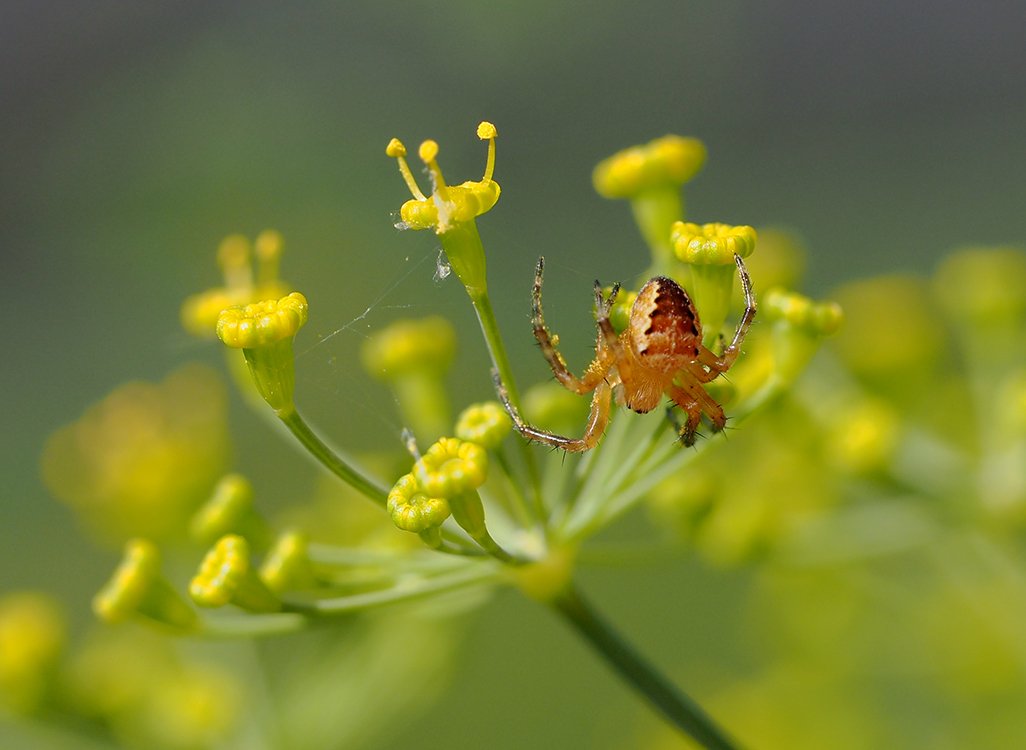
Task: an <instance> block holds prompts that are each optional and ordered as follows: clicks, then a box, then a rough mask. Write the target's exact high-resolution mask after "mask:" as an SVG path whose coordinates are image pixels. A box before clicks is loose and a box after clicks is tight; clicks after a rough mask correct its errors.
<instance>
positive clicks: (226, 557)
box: [189, 534, 281, 612]
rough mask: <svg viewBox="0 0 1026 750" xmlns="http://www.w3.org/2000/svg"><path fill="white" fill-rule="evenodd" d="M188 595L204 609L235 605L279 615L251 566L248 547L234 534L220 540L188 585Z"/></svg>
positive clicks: (278, 605) (275, 599) (277, 606)
mask: <svg viewBox="0 0 1026 750" xmlns="http://www.w3.org/2000/svg"><path fill="white" fill-rule="evenodd" d="M189 595H190V596H191V597H192V600H193V601H194V602H196V603H197V604H199V605H200V606H201V607H223V606H224V605H226V604H234V605H236V606H237V607H241V608H242V609H246V610H249V611H251V612H277V611H278V610H280V609H281V602H280V601H279V600H278V597H276V596H275V595H274V594H273V593H272V592H271V591H270V589H268V588H267V586H266V585H265V584H264V582H263V581H261V580H260V578H259V577H258V576H257V574H256V572H255V571H254V570H253V568H252V565H251V564H250V558H249V544H248V543H247V542H246V540H245V539H244V538H243V537H241V536H237V535H235V534H228V535H227V536H224V537H221V539H219V540H218V542H217V544H215V545H214V547H213V548H212V549H211V550H210V552H208V553H207V556H206V557H205V558H204V559H203V563H202V564H201V565H200V569H199V572H197V573H196V575H195V576H194V577H193V579H192V581H191V582H190V583H189Z"/></svg>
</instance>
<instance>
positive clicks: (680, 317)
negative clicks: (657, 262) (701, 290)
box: [629, 276, 702, 371]
mask: <svg viewBox="0 0 1026 750" xmlns="http://www.w3.org/2000/svg"><path fill="white" fill-rule="evenodd" d="M629 330H630V342H631V348H632V349H633V350H634V353H635V354H637V355H638V357H640V358H641V359H642V361H643V362H644V364H645V366H646V367H651V368H654V369H658V370H664V371H670V370H679V369H681V367H682V366H683V365H682V360H683V361H691V360H694V359H695V358H697V357H698V346H699V342H700V341H701V339H702V326H701V323H699V321H698V312H697V311H696V310H695V305H694V303H693V302H692V301H691V298H690V297H689V296H688V294H687V292H685V291H684V289H682V288H681V286H680V284H678V283H677V282H676V281H674V280H673V279H669V278H666V277H665V276H656V277H655V278H654V279H651V280H650V281H649V282H648V283H646V284H645V286H643V287H642V288H641V291H640V292H638V298H637V300H635V302H634V306H633V307H631V321H630V329H629Z"/></svg>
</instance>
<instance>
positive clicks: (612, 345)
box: [493, 254, 755, 452]
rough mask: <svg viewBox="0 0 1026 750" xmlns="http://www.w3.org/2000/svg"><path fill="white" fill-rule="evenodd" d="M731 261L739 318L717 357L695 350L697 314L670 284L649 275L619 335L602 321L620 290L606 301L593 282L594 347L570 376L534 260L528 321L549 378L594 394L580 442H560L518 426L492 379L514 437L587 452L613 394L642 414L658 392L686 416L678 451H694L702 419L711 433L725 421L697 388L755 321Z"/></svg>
mask: <svg viewBox="0 0 1026 750" xmlns="http://www.w3.org/2000/svg"><path fill="white" fill-rule="evenodd" d="M734 262H735V263H736V264H737V270H738V275H739V276H740V278H741V287H742V289H743V290H744V295H745V312H744V315H742V317H741V320H740V322H739V323H738V326H737V330H736V331H734V340H733V341H732V342H731V343H730V346H728V347H726V348H725V349H724V350H723V354H722V355H719V356H717V355H716V354H715V353H714V352H713V351H711V350H710V349H708V348H706V347H705V346H703V345H702V324H701V323H700V322H699V320H698V311H697V310H695V305H694V303H693V302H692V301H691V298H690V297H689V296H688V294H687V292H685V291H684V289H682V288H681V286H680V284H678V283H677V282H676V281H674V280H673V279H669V278H667V277H665V276H656V277H655V278H654V279H651V280H649V281H648V282H647V283H646V284H645V286H643V287H642V288H641V291H640V292H639V293H638V298H637V300H635V302H634V304H633V306H632V307H631V313H630V323H629V324H628V326H627V329H626V330H625V331H624V332H623V333H621V334H620V335H619V336H617V335H616V332H615V331H614V330H613V326H612V325H611V324H610V322H609V310H610V308H611V307H612V304H613V300H614V299H616V295H617V293H618V292H619V291H620V285H619V284H616V285H614V286H613V290H612V292H610V294H609V296H608V297H606V298H605V299H603V296H602V288H601V286H600V285H599V282H597V281H596V282H595V312H596V318H597V321H596V322H597V325H598V342H597V344H596V352H595V359H594V360H592V362H591V364H590V365H588V369H587V370H586V371H585V372H584V375H582V376H581V377H580V378H578V377H575V376H574V375H573V374H572V373H571V372H570V371H569V370H568V369H567V366H566V360H564V359H563V355H562V354H560V353H559V351H557V350H556V347H555V344H554V343H553V337H552V334H551V333H549V329H548V328H547V327H546V325H545V319H544V317H543V316H542V303H541V289H542V276H543V273H544V269H545V259H544V258H539V259H538V267H537V269H536V271H535V276H534V293H533V301H534V304H533V308H532V316H531V323H532V326H533V327H534V337H535V338H536V339H537V340H538V344H539V345H540V346H541V350H542V354H543V355H544V356H545V359H546V360H547V361H548V363H549V366H550V367H551V368H552V372H553V374H554V375H555V376H556V380H558V381H559V382H560V383H562V384H563V386H564V387H566V388H567V389H569V390H571V391H573V392H574V393H578V394H581V395H584V394H586V393H589V392H591V391H594V395H593V396H592V399H591V413H590V414H589V416H588V424H587V427H586V428H585V430H584V435H583V436H581V437H580V438H569V437H563V436H562V435H555V434H553V433H551V432H546V431H545V430H541V429H538V428H537V427H532V426H531V425H529V424H527V423H526V422H524V420H523V419H522V418H521V416H520V414H519V413H518V412H517V410H516V408H515V407H514V406H513V404H511V403H510V400H509V394H508V393H507V391H506V387H505V386H504V385H503V383H502V380H501V379H500V378H499V375H498V373H493V377H494V379H495V386H496V390H497V392H498V394H499V399H500V400H501V401H502V403H503V406H505V407H506V411H507V412H509V416H510V418H511V419H512V420H513V424H514V426H515V427H516V428H517V430H518V431H519V432H520V434H521V435H523V436H524V437H526V438H527V439H528V440H536V441H538V442H540V443H547V444H548V445H552V446H554V447H556V448H562V449H563V450H566V451H577V452H579V451H586V450H590V449H591V448H594V447H595V446H596V445H598V442H599V440H601V439H602V435H603V433H604V432H605V430H606V426H607V425H608V424H609V416H610V407H611V400H612V398H613V397H614V396H615V398H616V403H618V404H623V405H626V406H627V408H629V409H632V410H633V411H636V412H638V413H639V414H645V413H647V412H650V411H652V409H654V408H656V407H657V406H658V405H659V402H660V400H661V399H662V397H663V394H666V395H667V396H668V397H669V398H670V400H671V401H672V402H673V403H674V404H675V405H677V406H679V407H680V408H681V409H683V410H684V412H685V413H686V414H687V420H686V422H685V423H684V425H683V426H681V427H679V430H678V431H679V434H680V440H681V442H682V443H683V444H684V445H694V443H695V438H696V436H697V431H698V425H699V423H700V422H701V419H702V415H703V414H705V416H706V418H707V419H708V420H709V424H710V425H711V427H712V429H713V431H714V432H719V431H720V430H722V429H723V427H724V426H725V425H726V423H727V418H726V416H725V415H724V413H723V407H721V406H720V405H719V404H718V403H717V402H716V400H715V399H713V397H712V396H710V395H709V394H708V393H706V391H705V389H704V388H703V387H702V383H708V382H710V381H712V380H714V379H715V378H716V377H718V376H719V375H721V374H723V373H725V372H726V371H727V370H729V369H730V368H731V366H732V365H733V364H734V361H735V360H736V359H737V355H738V353H739V352H740V347H741V342H742V341H744V338H745V335H746V334H747V333H748V329H749V327H750V326H751V324H752V319H753V318H754V317H755V298H754V297H753V295H752V281H751V279H750V278H749V276H748V271H747V270H746V269H745V264H744V262H743V261H742V260H741V256H739V255H736V254H735V255H734ZM671 409H672V407H671Z"/></svg>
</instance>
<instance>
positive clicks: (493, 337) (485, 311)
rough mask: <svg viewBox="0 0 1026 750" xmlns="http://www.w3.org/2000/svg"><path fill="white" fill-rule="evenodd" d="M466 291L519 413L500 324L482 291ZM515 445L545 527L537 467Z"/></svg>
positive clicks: (522, 444) (523, 448) (530, 456)
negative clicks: (519, 453)
mask: <svg viewBox="0 0 1026 750" xmlns="http://www.w3.org/2000/svg"><path fill="white" fill-rule="evenodd" d="M467 292H468V294H470V301H471V302H472V303H473V305H474V312H475V313H477V320H478V323H480V325H481V333H483V334H484V339H485V344H487V346H488V354H489V356H490V357H491V360H492V364H493V365H494V366H495V369H496V370H498V371H499V377H500V378H502V382H503V384H504V385H505V386H506V392H507V393H508V394H509V400H510V403H512V404H513V406H514V407H516V408H517V410H520V392H519V391H518V390H517V383H516V380H515V379H514V378H513V368H512V367H511V366H510V363H509V356H508V355H507V354H506V345H505V344H504V343H503V341H502V334H501V333H500V332H499V324H498V321H496V319H495V312H494V311H493V310H492V303H491V300H489V298H488V292H487V290H483V291H481V292H480V293H473V294H472V293H470V290H469V289H468V290H467ZM518 442H519V445H520V451H521V455H522V457H523V462H524V467H525V468H526V469H527V478H528V484H529V485H530V487H531V490H532V497H533V506H534V512H535V515H536V516H537V518H538V521H539V522H540V523H542V524H543V525H544V524H545V521H546V518H547V516H548V511H547V510H546V509H545V503H544V501H543V500H542V494H541V474H540V473H539V472H538V464H537V462H536V460H535V457H534V452H533V451H532V450H531V446H530V445H529V444H528V443H527V442H526V441H523V440H521V441H518Z"/></svg>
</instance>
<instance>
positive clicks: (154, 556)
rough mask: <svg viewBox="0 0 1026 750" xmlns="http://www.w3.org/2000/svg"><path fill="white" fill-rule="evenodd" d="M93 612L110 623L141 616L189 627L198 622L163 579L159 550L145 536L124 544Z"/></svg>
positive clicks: (94, 599) (96, 597)
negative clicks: (118, 563) (123, 548)
mask: <svg viewBox="0 0 1026 750" xmlns="http://www.w3.org/2000/svg"><path fill="white" fill-rule="evenodd" d="M93 611H94V612H95V613H96V616H97V617H99V618H100V619H101V620H104V621H106V622H109V623H118V622H122V621H124V620H127V619H128V618H130V617H134V616H142V617H144V618H147V619H150V620H153V621H154V622H158V623H162V624H164V625H170V626H171V627H174V628H181V629H186V630H187V629H189V628H191V627H192V626H193V625H195V624H196V613H195V612H194V611H193V610H192V609H191V608H190V607H189V605H188V604H186V602H185V600H183V599H182V598H181V597H180V596H179V595H178V593H177V592H176V591H175V590H174V588H172V586H171V584H170V583H169V582H168V581H167V579H166V578H164V575H163V573H161V570H160V552H159V551H158V550H157V547H156V546H155V545H154V544H153V542H150V541H148V540H146V539H132V540H130V541H129V542H128V543H127V544H126V545H125V554H124V557H123V558H122V561H121V564H120V565H119V566H118V569H117V570H116V571H115V572H114V575H113V576H112V577H111V579H110V580H109V581H108V582H107V585H106V586H104V587H103V589H101V590H100V592H99V593H98V594H97V595H96V596H95V597H94V598H93Z"/></svg>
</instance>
